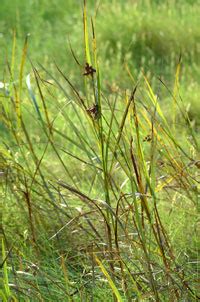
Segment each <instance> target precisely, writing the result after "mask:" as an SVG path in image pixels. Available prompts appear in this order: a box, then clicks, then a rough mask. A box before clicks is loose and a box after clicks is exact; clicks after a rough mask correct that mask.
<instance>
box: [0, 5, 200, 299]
mask: <svg viewBox="0 0 200 302" xmlns="http://www.w3.org/2000/svg"><path fill="white" fill-rule="evenodd" d="M95 21H96V20H95V18H94V17H93V18H92V19H91V22H88V18H87V10H86V3H85V2H84V6H83V27H84V50H85V56H84V64H81V63H80V62H79V61H80V60H79V58H78V57H77V56H76V54H75V51H74V50H73V48H72V49H71V51H72V56H73V57H74V59H75V61H76V63H77V65H78V70H79V81H80V83H76V82H75V83H74V82H72V81H71V79H70V78H68V76H67V75H66V73H65V72H64V70H63V68H61V67H59V66H58V65H57V64H55V70H56V72H55V74H56V75H55V74H51V73H50V72H49V71H48V69H47V68H45V67H44V66H42V65H40V66H39V67H37V66H35V65H34V64H31V68H32V69H31V71H30V74H29V76H28V77H26V78H25V75H24V72H23V66H24V62H25V58H26V48H27V43H25V46H24V50H23V55H22V60H21V69H20V73H19V76H18V79H19V82H18V81H17V83H16V81H14V79H13V78H12V77H13V74H14V71H13V68H10V66H9V64H8V66H7V69H8V74H10V78H11V80H10V81H8V82H10V85H9V92H7V94H4V95H3V98H2V99H3V101H2V103H1V107H2V112H3V124H4V127H5V129H6V132H7V134H8V135H6V136H5V138H4V143H3V144H2V146H1V171H2V173H3V182H2V185H1V190H2V193H3V194H4V199H5V201H6V203H7V205H5V206H4V209H3V211H4V215H3V225H2V230H3V237H4V242H5V246H6V250H7V252H6V251H5V248H4V245H3V265H4V269H5V272H4V275H5V280H6V283H5V285H6V286H5V291H6V294H5V293H4V292H2V293H3V294H2V297H4V296H5V295H7V296H8V295H11V291H12V292H13V293H14V297H16V299H18V300H19V301H21V300H22V299H26V300H27V301H31V300H33V299H35V300H36V299H37V300H39V301H58V300H60V301H61V300H63V299H65V300H67V301H89V300H91V299H92V300H93V301H101V300H106V299H107V301H112V300H113V301H145V300H146V301H150V300H151V301H162V300H163V301H165V300H168V301H181V300H194V301H197V299H198V292H197V274H198V260H197V209H198V196H199V186H198V184H199V183H198V169H199V158H198V156H199V153H198V152H199V143H198V139H197V138H198V137H197V134H196V132H195V129H194V128H193V125H192V123H191V121H190V116H188V113H187V110H185V108H184V106H183V107H182V105H181V104H182V103H181V99H179V94H178V91H179V85H178V82H179V76H178V72H177V73H176V74H177V76H176V79H175V88H174V90H173V91H172V92H170V91H168V92H169V94H170V97H171V100H170V101H171V104H172V105H173V106H172V108H173V112H172V113H173V118H172V123H176V122H177V118H179V115H178V114H179V112H180V120H181V119H182V120H183V121H184V123H185V122H186V125H187V130H186V133H187V136H186V135H185V136H184V137H181V138H180V136H181V133H180V131H179V129H177V128H176V126H175V125H176V124H173V127H172V126H171V124H169V123H168V120H167V118H166V116H165V114H164V113H163V109H162V102H161V101H160V99H159V98H158V96H157V95H156V94H155V92H154V91H153V89H152V86H151V84H150V80H149V79H148V77H147V76H146V75H145V74H143V75H142V80H140V81H137V82H136V81H135V80H134V77H133V75H132V73H131V69H130V68H129V67H128V65H127V68H126V70H127V72H128V75H129V77H130V82H131V85H130V87H129V90H128V89H126V90H125V91H121V92H120V93H114V92H113V94H105V89H104V88H103V87H102V77H103V72H104V70H103V65H102V66H99V61H98V54H97V50H98V45H97V40H96V33H95V27H96V24H95V23H96V22H95ZM88 23H90V24H91V26H89V25H88ZM88 28H91V32H90V34H89V32H88ZM90 37H91V38H90ZM13 56H14V54H13ZM100 67H101V68H100ZM179 67H180V66H178V68H179ZM177 70H178V69H177ZM18 79H17V80H18ZM160 83H161V85H163V87H165V89H167V87H166V85H165V83H164V82H163V81H160ZM77 87H83V89H82V90H81V91H80V89H78V88H77ZM19 96H20V97H19ZM5 100H6V102H7V103H6V104H5V102H4V101H5ZM186 214H187V215H188V214H189V215H190V217H191V221H190V226H188V220H187V215H186ZM179 220H180V221H179ZM178 221H179V224H178ZM175 223H176V224H177V225H176V224H175ZM5 225H6V226H7V228H6V229H5ZM186 225H187V228H186ZM186 229H187V235H186V236H188V239H189V236H190V234H191V233H193V234H194V235H193V239H192V242H191V243H190V248H188V243H187V241H185V240H184V238H181V237H182V234H181V232H183V231H184V230H186ZM13 234H15V239H14V240H13ZM190 240H191V239H190ZM5 259H6V262H5V261H4V260H5ZM192 263H193V264H194V266H193V265H192ZM5 264H6V266H5ZM100 290H102V291H100ZM3 295H4V296H3Z"/></svg>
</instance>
